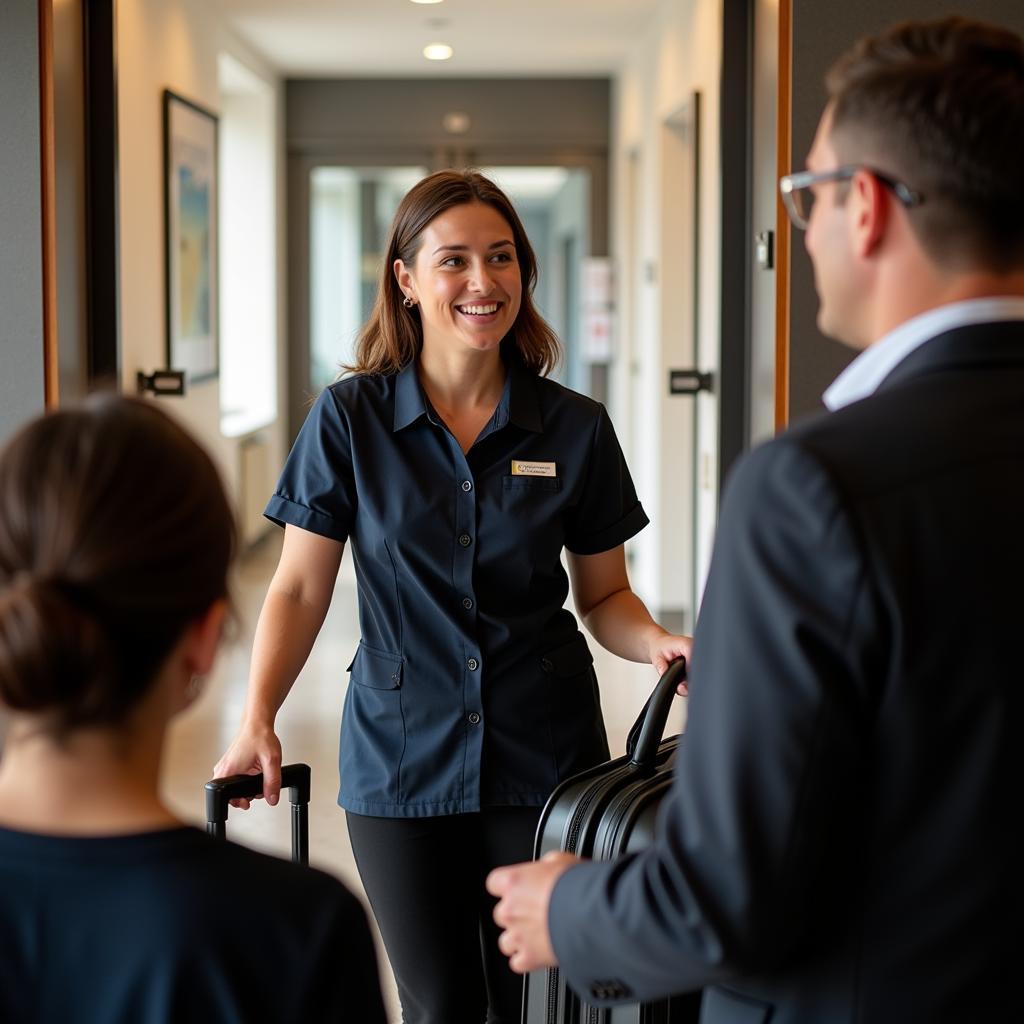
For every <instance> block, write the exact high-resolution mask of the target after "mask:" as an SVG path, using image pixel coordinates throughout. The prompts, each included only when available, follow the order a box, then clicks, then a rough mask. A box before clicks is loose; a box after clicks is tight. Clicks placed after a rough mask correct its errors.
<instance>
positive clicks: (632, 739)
mask: <svg viewBox="0 0 1024 1024" xmlns="http://www.w3.org/2000/svg"><path fill="white" fill-rule="evenodd" d="M685 678H686V659H685V658H677V659H676V660H675V661H673V662H672V664H671V665H669V667H668V668H667V669H666V670H665V674H664V675H663V676H662V677H661V678H660V679H659V680H658V683H657V685H656V686H655V687H654V692H653V693H652V694H651V695H650V697H648V698H647V703H646V704H645V705H644V709H643V711H641V712H640V717H639V718H637V720H636V722H635V723H634V724H633V728H632V729H630V730H629V739H628V740H626V753H627V754H628V755H629V759H630V762H631V763H632V764H634V765H636V767H637V768H638V769H639V770H640V771H642V772H653V771H654V768H655V759H656V758H657V756H658V745H659V744H660V743H661V739H662V737H663V736H664V734H665V723H666V722H667V721H668V713H669V711H670V710H671V709H672V701H673V700H675V696H676V687H677V686H678V685H679V684H680V682H682V680H684V679H685Z"/></svg>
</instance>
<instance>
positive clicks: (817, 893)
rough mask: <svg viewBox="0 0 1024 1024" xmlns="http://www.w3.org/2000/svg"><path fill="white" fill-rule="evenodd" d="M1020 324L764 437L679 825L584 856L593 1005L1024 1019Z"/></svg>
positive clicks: (708, 644)
mask: <svg viewBox="0 0 1024 1024" xmlns="http://www.w3.org/2000/svg"><path fill="white" fill-rule="evenodd" d="M1022 697H1024V324H1022V323H998V324H987V325H983V326H980V327H970V328H960V329H957V330H954V331H950V332H948V333H946V334H944V335H941V336H939V337H937V338H934V339H932V340H931V341H930V342H928V343H927V344H925V345H924V346H923V347H921V348H920V349H918V350H916V351H915V352H914V353H912V354H911V355H910V356H908V357H907V358H906V359H905V360H904V361H903V363H901V364H900V365H899V366H898V367H897V368H896V369H895V370H894V371H893V372H892V374H891V375H890V376H889V377H888V378H887V379H886V381H885V382H884V384H883V386H882V387H881V388H880V389H879V390H878V392H876V394H874V395H873V396H872V397H870V398H867V399H865V400H863V401H860V402H857V403H855V404H853V405H851V406H848V407H846V408H844V409H842V410H839V411H837V412H835V413H831V414H828V415H824V416H821V417H818V418H816V419H814V420H812V421H809V422H807V423H805V424H802V425H800V426H798V427H796V428H794V429H792V430H790V431H788V432H787V433H785V434H784V435H782V436H780V437H779V438H777V439H775V440H774V441H771V442H770V443H768V444H766V445H764V446H763V447H761V448H759V449H757V450H755V451H754V452H753V453H752V454H750V455H749V456H747V457H746V458H745V459H744V460H743V461H742V463H741V464H740V466H739V467H738V468H737V470H736V472H735V474H734V476H733V478H732V479H731V481H730V485H729V487H728V489H727V494H726V497H725V501H724V503H723V508H722V515H721V521H720V525H719V533H718V538H717V540H716V545H715V553H714V557H713V561H712V567H711V572H710V576H709V579H708V584H707V589H706V592H705V598H704V603H703V607H702V610H701V616H700V620H699V622H698V624H697V631H696V638H695V645H694V653H693V659H692V667H691V696H690V706H689V719H688V724H687V730H686V735H685V737H684V739H683V741H682V744H681V748H680V753H679V758H678V764H677V772H676V778H675V782H674V786H673V790H672V792H671V795H670V796H669V797H668V798H667V800H666V802H665V805H664V806H663V808H662V816H661V819H660V835H659V838H658V841H657V843H656V845H655V846H654V847H652V848H651V849H649V850H647V851H645V852H644V853H643V854H641V855H638V856H634V857H633V858H632V859H626V860H622V861H619V862H616V863H614V864H612V865H605V864H589V865H584V866H581V867H578V868H574V869H573V870H572V871H570V872H568V873H567V874H566V875H565V876H563V878H562V879H561V880H560V881H559V883H558V885H557V886H556V888H555V891H554V894H553V898H552V903H551V909H550V923H551V928H552V936H553V941H554V947H555V950H556V952H557V954H558V956H559V959H560V961H561V963H562V966H563V969H564V971H565V973H566V975H567V977H568V979H569V980H570V982H571V984H572V985H573V986H574V987H575V988H576V989H577V990H578V991H579V992H580V993H581V994H582V995H583V996H584V997H585V998H588V999H593V994H594V992H595V991H598V992H603V993H604V994H606V995H607V994H608V993H609V992H614V991H616V989H617V991H618V994H619V995H620V996H623V997H628V998H633V999H644V1000H646V999H650V998H653V997H656V996H661V995H665V994H668V993H671V992H679V991H684V990H687V989H692V988H696V987H699V986H709V987H708V989H707V991H706V993H705V999H704V1010H703V1013H702V1018H701V1019H702V1021H704V1022H707V1024H747V1022H767V1021H769V1020H770V1021H771V1024H791V1022H806V1024H831V1022H837V1024H838V1022H843V1024H846V1022H863V1024H885V1022H890V1021H891V1022H893V1024H897V1022H898V1024H907V1022H909V1021H927V1022H929V1024H935V1022H944V1021H950V1022H952V1021H957V1022H964V1021H971V1022H973V1021H986V1022H987V1021H1010V1020H1014V1021H1019V1020H1024V978H1020V977H1018V976H1019V975H1020V974H1021V973H1022V970H1024V965H1022V964H1021V959H1022V957H1021V954H1022V953H1024V942H1022V939H1021V935H1022V930H1024V881H1022V880H1024V844H1022V843H1021V841H1020V839H1019V838H1018V836H1019V835H1020V832H1019V826H1020V824H1021V823H1020V822H1019V821H1018V820H1017V819H1018V818H1019V817H1020V812H1021V808H1022V806H1024V709H1022Z"/></svg>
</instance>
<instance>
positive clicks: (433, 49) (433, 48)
mask: <svg viewBox="0 0 1024 1024" xmlns="http://www.w3.org/2000/svg"><path fill="white" fill-rule="evenodd" d="M454 52H455V51H454V50H453V49H452V48H451V47H450V46H449V45H448V44H447V43H431V44H430V45H429V46H424V47H423V56H424V57H426V58H427V60H448V58H449V57H451V55H452V54H453V53H454Z"/></svg>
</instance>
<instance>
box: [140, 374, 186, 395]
mask: <svg viewBox="0 0 1024 1024" xmlns="http://www.w3.org/2000/svg"><path fill="white" fill-rule="evenodd" d="M135 384H136V390H137V391H138V393H139V394H140V395H144V394H145V393H146V392H147V391H151V392H152V393H153V394H154V395H183V394H185V371H184V370H154V371H153V372H152V373H150V374H148V375H147V374H145V373H143V372H142V371H141V370H139V372H138V373H137V374H136V375H135Z"/></svg>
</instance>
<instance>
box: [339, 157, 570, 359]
mask: <svg viewBox="0 0 1024 1024" xmlns="http://www.w3.org/2000/svg"><path fill="white" fill-rule="evenodd" d="M465 203H486V204H487V205H488V206H490V207H492V208H493V209H495V210H497V212H498V213H500V214H501V216H502V217H504V218H505V220H506V221H507V222H508V225H509V227H510V228H511V229H512V237H513V240H514V242H515V247H516V258H517V260H518V262H519V272H520V275H521V278H522V285H523V297H522V303H521V305H520V307H519V315H518V316H517V317H516V321H515V323H514V324H513V325H512V329H511V330H510V331H509V333H508V335H507V336H506V337H505V339H504V340H503V342H502V345H503V346H506V345H509V344H510V343H511V344H513V345H514V346H515V348H516V349H517V350H518V352H519V356H520V358H521V359H522V361H523V363H524V365H525V366H526V367H527V369H529V370H531V371H533V372H534V373H538V374H548V373H550V372H551V371H552V370H553V369H554V368H555V367H556V366H557V365H558V361H559V359H560V358H561V354H562V349H561V345H560V344H559V341H558V338H557V336H556V335H555V332H554V331H553V330H552V329H551V327H550V326H549V325H548V324H547V323H546V322H545V320H544V318H543V317H542V316H541V315H540V313H538V312H537V308H536V306H534V304H533V289H534V287H535V286H536V284H537V258H536V256H534V253H533V248H532V247H531V246H530V240H529V239H528V238H527V237H526V230H525V229H524V228H523V224H522V221H520V219H519V216H518V215H517V214H516V211H515V209H514V208H513V206H512V203H511V202H510V201H509V198H508V196H506V195H505V193H504V192H502V191H501V189H500V188H498V186H497V185H495V184H494V182H493V181H491V180H490V179H489V178H485V177H484V176H483V175H482V174H479V173H477V172H476V171H438V172H437V173H436V174H431V175H428V176H427V177H426V178H423V179H422V180H421V181H419V182H418V183H417V184H416V185H414V186H413V187H412V188H411V189H410V190H409V192H408V193H406V195H405V197H404V198H403V199H402V202H401V203H400V204H399V206H398V210H397V211H396V213H395V219H394V221H393V222H392V224H391V233H390V235H389V236H388V244H387V251H386V252H385V254H384V266H383V268H382V270H381V282H380V288H379V289H378V291H377V299H376V302H375V303H374V307H373V312H372V313H371V314H370V319H369V320H368V321H367V322H366V324H365V325H364V326H363V329H362V331H361V332H360V334H359V339H358V341H357V342H356V353H355V362H354V363H353V364H352V365H351V366H346V367H344V371H343V372H350V373H372V374H382V373H394V372H395V371H397V370H400V369H401V368H402V367H403V366H405V365H407V364H408V363H410V362H412V360H414V359H415V358H416V356H417V355H418V354H419V351H420V347H421V346H422V344H423V328H422V325H421V324H420V314H419V308H418V307H416V306H413V307H412V308H411V309H410V308H407V307H406V306H404V305H403V304H402V299H403V297H404V296H403V295H402V291H401V289H400V288H399V287H398V282H397V281H396V280H395V275H394V271H393V269H392V268H393V266H394V263H395V260H402V262H403V263H405V264H406V265H412V264H413V263H414V262H415V260H416V253H417V252H419V248H420V243H421V241H422V236H423V231H424V229H425V228H426V227H427V225H428V224H429V223H430V222H431V221H432V220H434V218H435V217H438V216H440V215H441V214H442V213H444V212H445V211H446V210H450V209H451V208H452V207H453V206H462V205H463V204H465Z"/></svg>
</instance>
